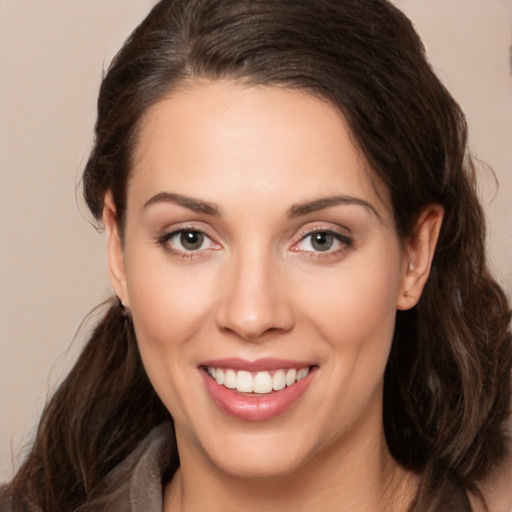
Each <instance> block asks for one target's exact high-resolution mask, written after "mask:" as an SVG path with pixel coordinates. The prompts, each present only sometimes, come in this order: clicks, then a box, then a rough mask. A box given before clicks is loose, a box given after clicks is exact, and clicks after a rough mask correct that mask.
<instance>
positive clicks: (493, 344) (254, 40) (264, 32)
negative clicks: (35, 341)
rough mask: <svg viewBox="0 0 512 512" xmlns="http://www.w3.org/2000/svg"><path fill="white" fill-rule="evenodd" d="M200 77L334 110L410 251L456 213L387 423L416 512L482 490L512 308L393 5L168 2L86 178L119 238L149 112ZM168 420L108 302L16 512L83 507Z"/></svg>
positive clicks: (444, 120) (497, 419) (120, 84)
mask: <svg viewBox="0 0 512 512" xmlns="http://www.w3.org/2000/svg"><path fill="white" fill-rule="evenodd" d="M201 79H210V80H219V79H230V80H237V81H240V82H243V83H245V84H249V85H251V84H254V85H269V86H276V87H285V88H290V89H297V90H302V91H305V92H307V93H310V94H313V95H316V96H318V97H320V98H322V99H324V100H326V101H328V102H330V103H331V104H332V105H334V106H335V107H336V108H337V109H339V111H340V112H341V113H342V114H343V116H344V117H345V119H346V120H347V123H348V125H349V126H350V129H351V132H352V136H353V138H354V141H355V142H356V144H357V146H358V147H359V149H360V150H361V151H362V153H363V154H364V155H365V157H366V159H367V161H368V163H369V167H370V168H371V171H370V173H371V175H372V176H374V177H375V179H378V180H380V181H381V182H382V183H384V184H385V186H386V187H387V189H388V190H389V192H390V195H391V199H392V205H393V211H394V216H395V221H396V226H397V230H398V234H399V236H400V237H401V238H402V239H403V240H405V239H408V238H414V236H415V232H414V230H415V225H416V220H417V218H418V215H419V212H421V210H422V208H423V207H425V206H426V205H428V204H432V203H438V204H440V205H442V206H443V207H444V210H445V217H444V222H443V226H442V230H441V233H440V238H439V242H438V245H437V249H436V252H435V256H434V261H433V265H432V271H431V275H430V277H429V280H428V282H427V284H426V287H425V289H424V292H423V295H422V297H421V299H420V301H419V303H418V305H417V306H416V307H415V308H413V309H412V310H409V311H400V312H398V313H397V318H396V330H395V335H394V340H393V345H392V350H391V355H390V359H389V363H388V366H387V369H386V375H385V389H384V427H385V433H386V439H387V443H388V446H389V448H390V451H391V453H392V455H393V457H394V458H395V459H396V460H397V461H398V462H399V463H400V464H401V465H403V466H404V467H406V468H409V469H411V470H413V471H415V472H418V473H420V474H421V475H422V483H421V487H420V492H419V493H418V497H417V499H416V502H415V505H414V510H415V511H423V510H427V509H429V508H428V507H429V506H431V505H432V503H433V502H434V501H433V500H434V499H435V498H434V497H435V496H436V493H437V492H438V490H439V488H440V486H441V487H442V486H443V485H444V484H443V483H442V482H447V481H449V482H452V483H453V485H454V486H455V488H457V489H459V490H461V491H465V492H468V491H469V492H473V493H478V488H477V483H478V481H479V480H480V479H481V478H483V477H484V476H485V475H487V474H488V473H489V471H490V469H491V468H493V467H494V465H495V464H496V463H497V462H498V461H499V459H500V457H501V456H502V455H503V453H504V422H505V420H506V418H507V415H508V407H509V400H510V371H511V364H512V351H511V334H510V331H509V321H510V308H509V305H508V304H507V300H506V298H505V295H504V293H503V291H502V290H501V289H500V287H499V286H498V285H497V284H496V282H495V281H494V280H493V278H492V277H491V275H490V273H489V271H488V269H487V266H486V261H485V222H484V214H483V211H482V208H481V206H480V203H479V201H478V198H477V195H476V192H475V179H476V178H475V167H474V164H473V162H472V159H471V156H470V155H469V153H468V150H467V134H466V131H467V128H466V122H465V119H464V115H463V113H462V112H461V109H460V108H459V106H458V105H457V103H456V102H455V101H454V99H453V98H452V96H451V95H450V94H449V93H448V91H447V90H446V89H445V87H444V86H443V85H442V83H441V82H440V80H439V79H438V78H437V77H436V75H435V74H434V72H433V71H432V69H431V67H430V65H429V64H428V62H427V60H426V57H425V51H424V47H423V45H422V43H421V41H420V39H419V37H418V35H417V34H416V32H415V31H414V29H413V27H412V24H411V23H410V21H409V20H408V19H407V18H406V16H405V15H403V14H402V13H401V12H400V11H399V10H398V9H397V8H395V7H394V6H393V5H392V4H390V3H389V2H388V1H386V0H236V1H233V0H163V1H161V2H159V3H158V4H157V5H156V6H155V7H154V8H153V10H152V11H151V13H150V14H149V15H148V16H147V18H146V19H145V20H144V21H143V22H142V23H141V25H140V26H139V27H138V28H137V29H136V30H135V31H134V32H133V33H132V35H131V36H130V37H129V39H128V40H127V41H126V43H125V45H124V46H123V48H122V49H121V50H120V52H119V53H118V54H117V56H116V57H115V58H114V60H113V62H112V64H111V66H110V68H109V70H108V73H107V74H106V76H105V77H104V80H103V83H102V85H101V90H100V94H99V99H98V118H97V124H96V127H95V143H94V147H93V150H92V153H91V155H90V158H89V160H88V162H87V165H86V168H85V171H84V175H83V192H84V196H85V199H86V202H87V204H88V206H89V208H90V210H91V212H92V214H93V216H94V217H95V218H96V219H97V220H98V222H100V221H101V215H102V210H103V199H104V196H105V193H106V191H108V190H110V191H112V194H113V197H114V202H115V205H116V209H117V213H118V222H119V224H120V231H121V232H122V231H123V226H124V212H125V210H126V187H127V181H128V177H129V175H130V170H131V162H132V158H133V154H134V148H135V146H136V142H137V132H138V128H139V126H140V123H141V119H142V118H143V116H144V114H145V113H146V112H147V110H148V108H149V107H151V106H152V105H154V104H155V103H156V102H158V101H159V100H161V99H162V98H164V97H165V96H166V95H168V94H169V93H170V92H172V91H173V90H176V89H177V88H180V87H187V84H190V83H193V82H194V81H196V80H201ZM166 418H167V419H168V420H170V419H169V416H168V413H167V411H166V410H165V408H164V406H163V405H162V403H161V402H160V400H159V399H158V397H157V396H156V394H155V392H154V390H153V389H152V387H151V385H150V383H149V381H148V379H147V377H146V375H145V373H144V369H143V367H142V364H141V361H140V356H139V353H138V350H137V345H136V340H135V335H134V333H133V327H132V326H131V325H130V324H129V323H128V324H127V323H126V321H125V319H124V318H123V317H122V315H121V312H120V311H119V308H118V306H117V303H113V304H111V306H110V307H109V309H108V311H107V313H106V314H105V316H104V318H103V319H102V320H101V322H100V323H99V325H98V326H97V328H96V330H95V332H94V333H93V335H92V337H91V339H90V340H89V342H88V343H87V345H86V346H85V348H84V351H83V353H82V355H81V356H80V358H79V359H78V361H77V363H76V365H75V367H74V368H73V369H72V370H71V372H70V374H69V376H68V378H67V379H66V380H65V381H64V382H63V384H62V385H61V386H60V388H59V390H58V391H57V393H56V394H55V396H54V397H53V398H52V400H51V401H50V402H49V404H48V406H47V408H46V410H45V412H44V414H43V417H42V420H41V423H40V426H39V430H38V433H37V437H36V439H35V442H34V445H33V448H32V451H31V453H30V455H29V457H28V459H27V461H26V462H25V463H24V465H23V466H22V467H21V469H20V470H19V472H18V474H17V475H16V477H15V479H14V481H13V482H12V484H11V487H10V492H11V495H12V497H13V500H15V501H16V503H18V508H16V510H23V506H24V505H23V504H24V503H29V502H32V503H37V505H38V506H40V507H41V509H42V510H44V511H52V512H60V511H69V510H74V509H76V508H78V507H80V506H81V505H83V504H84V503H86V502H87V500H88V497H89V496H90V493H91V491H92V490H93V489H94V488H95V486H97V485H98V483H99V482H100V481H101V480H102V479H103V478H104V477H105V475H106V474H107V473H108V472H109V471H110V470H111V469H112V468H113V467H114V466H115V465H116V464H117V463H118V462H119V461H121V460H123V459H124V458H125V457H126V456H127V455H128V454H129V453H130V452H131V451H132V450H133V448H134V447H135V445H136V444H137V443H138V442H139V441H140V440H141V439H142V438H144V437H145V436H146V435H147V434H148V432H149V430H150V429H151V428H153V427H154V426H155V425H157V424H158V423H160V422H162V421H165V420H166ZM170 421H172V420H170ZM176 460H177V458H176ZM176 464H177V462H176ZM429 510H430V509H429Z"/></svg>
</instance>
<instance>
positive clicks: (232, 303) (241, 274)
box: [217, 242, 294, 340]
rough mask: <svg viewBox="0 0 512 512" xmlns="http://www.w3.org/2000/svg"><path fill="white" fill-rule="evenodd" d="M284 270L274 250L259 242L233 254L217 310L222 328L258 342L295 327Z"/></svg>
mask: <svg viewBox="0 0 512 512" xmlns="http://www.w3.org/2000/svg"><path fill="white" fill-rule="evenodd" d="M281 277H282V267H281V265H280V264H279V261H278V259H277V257H276V256H275V255H273V254H272V251H271V250H268V249H266V250H265V249H263V248H262V247H261V245H259V244H257V243H256V242H254V243H252V244H250V245H249V246H247V247H244V248H241V249H240V250H238V251H235V253H234V254H233V255H232V259H231V261H230V262H229V270H228V271H227V275H226V280H225V283H224V285H225V293H224V295H223V301H222V304H220V306H219V310H218V317H217V320H218V323H219V327H221V328H222V329H227V330H229V331H232V332H235V333H237V334H238V335H239V336H240V337H242V338H244V339H247V340H255V339H257V338H259V337H260V336H261V335H263V334H265V333H268V332H270V331H288V330H290V329H291V327H292V326H293V322H294V319H293V308H292V305H291V303H290V302H289V297H287V294H286V290H285V289H283V287H282V281H281V279H280V278H281Z"/></svg>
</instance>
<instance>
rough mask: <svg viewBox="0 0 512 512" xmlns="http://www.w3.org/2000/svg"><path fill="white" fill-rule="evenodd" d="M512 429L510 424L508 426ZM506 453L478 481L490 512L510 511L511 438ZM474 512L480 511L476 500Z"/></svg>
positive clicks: (511, 483)
mask: <svg viewBox="0 0 512 512" xmlns="http://www.w3.org/2000/svg"><path fill="white" fill-rule="evenodd" d="M510 428H511V429H512V425H511V427H510ZM509 434H510V433H509ZM507 448H508V450H507V453H506V455H505V457H504V459H503V460H502V462H501V463H500V464H499V466H498V467H497V468H496V469H495V470H494V471H493V472H492V473H491V474H490V475H489V477H487V478H486V479H485V480H484V481H483V482H480V488H481V490H482V493H483V495H484V496H485V499H486V501H487V504H488V508H489V510H490V511H491V512H512V440H511V439H509V440H508V443H507ZM473 509H474V511H475V512H481V511H482V507H480V508H479V504H478V503H477V502H474V503H473Z"/></svg>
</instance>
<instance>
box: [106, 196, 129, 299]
mask: <svg viewBox="0 0 512 512" xmlns="http://www.w3.org/2000/svg"><path fill="white" fill-rule="evenodd" d="M103 224H104V226H105V231H106V235H107V262H108V271H109V276H110V284H111V285H112V288H113V290H114V293H115V294H116V295H117V297H118V298H119V300H120V301H121V302H122V304H123V305H125V306H126V307H128V306H129V304H128V293H127V287H126V273H125V268H124V252H123V244H122V241H121V237H120V234H119V226H118V223H117V212H116V207H115V204H114V199H113V197H112V193H111V192H110V191H107V193H106V194H105V199H104V202H103Z"/></svg>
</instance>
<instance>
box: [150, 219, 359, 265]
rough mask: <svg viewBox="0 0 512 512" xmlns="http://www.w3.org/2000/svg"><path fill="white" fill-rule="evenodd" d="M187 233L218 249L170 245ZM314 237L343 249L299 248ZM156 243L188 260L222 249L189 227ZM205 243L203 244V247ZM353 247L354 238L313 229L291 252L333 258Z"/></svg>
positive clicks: (168, 234)
mask: <svg viewBox="0 0 512 512" xmlns="http://www.w3.org/2000/svg"><path fill="white" fill-rule="evenodd" d="M186 233H190V234H198V235H200V236H202V237H204V240H203V243H204V241H206V240H208V241H209V243H210V244H213V245H214V246H216V247H214V248H212V247H209V248H207V249H201V248H199V249H196V250H186V249H177V248H176V247H174V246H173V245H172V244H171V243H170V241H171V240H172V239H173V238H174V237H177V236H178V235H180V236H181V235H183V234H186ZM314 235H324V236H329V237H332V238H333V241H334V243H336V242H337V243H338V244H340V246H341V247H339V248H337V249H334V250H332V249H331V248H330V247H329V248H328V249H327V250H325V251H322V250H316V251H315V250H303V249H299V248H298V246H299V245H300V244H302V243H303V242H305V241H306V240H307V239H308V238H310V237H313V236H314ZM156 243H157V245H159V246H160V247H162V248H163V249H164V250H165V251H166V252H168V253H170V254H172V255H175V256H180V257H182V258H183V259H187V258H188V259H193V258H201V257H205V256H207V253H206V252H205V251H209V250H211V249H213V250H216V249H217V248H220V245H218V244H216V243H215V242H213V240H212V239H211V238H210V237H209V236H208V235H207V234H206V233H205V232H204V231H202V230H201V229H197V228H194V227H189V228H187V227H183V228H180V229H176V230H173V231H171V232H169V233H163V234H161V235H160V236H159V237H158V238H157V240H156ZM203 243H202V244H201V246H202V245H203ZM312 243H313V242H312V241H311V242H310V244H311V245H312ZM353 246H354V242H353V240H352V238H350V237H348V236H346V235H342V234H340V233H338V232H336V231H333V230H330V229H325V228H314V229H311V230H309V231H308V232H306V233H304V234H302V235H301V237H300V240H299V241H298V242H296V243H294V245H293V246H292V248H291V250H292V251H293V252H298V253H301V254H304V255H307V257H309V258H326V257H332V256H333V255H337V254H340V253H341V252H344V251H346V250H347V249H350V248H352V247H353Z"/></svg>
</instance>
